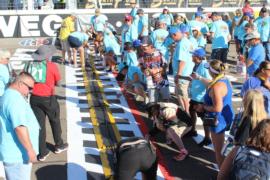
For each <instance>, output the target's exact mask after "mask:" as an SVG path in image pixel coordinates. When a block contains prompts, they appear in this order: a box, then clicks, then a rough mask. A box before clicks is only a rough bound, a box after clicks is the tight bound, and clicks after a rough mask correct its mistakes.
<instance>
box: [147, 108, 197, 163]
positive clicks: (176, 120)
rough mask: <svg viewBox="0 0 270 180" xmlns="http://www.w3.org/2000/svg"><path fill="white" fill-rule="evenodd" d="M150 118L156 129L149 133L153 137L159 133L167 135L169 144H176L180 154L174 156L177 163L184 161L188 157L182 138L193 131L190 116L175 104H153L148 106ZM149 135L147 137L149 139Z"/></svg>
mask: <svg viewBox="0 0 270 180" xmlns="http://www.w3.org/2000/svg"><path fill="white" fill-rule="evenodd" d="M148 117H149V118H152V119H153V121H154V128H153V129H152V130H151V131H150V132H149V135H151V136H153V135H155V134H156V133H158V131H164V132H165V133H166V139H167V144H171V142H174V143H175V144H176V146H177V147H178V149H179V154H178V155H176V156H174V157H173V159H174V160H176V161H182V160H184V159H185V158H186V156H187V155H188V151H187V150H186V148H185V146H184V144H183V141H182V139H181V138H182V137H183V136H184V135H185V134H186V133H188V132H189V131H190V130H191V128H192V127H191V123H190V122H191V120H190V117H189V115H188V114H187V113H186V112H185V111H183V110H182V109H180V108H178V106H177V105H176V104H174V103H151V104H149V106H148ZM149 135H146V137H147V138H148V137H149Z"/></svg>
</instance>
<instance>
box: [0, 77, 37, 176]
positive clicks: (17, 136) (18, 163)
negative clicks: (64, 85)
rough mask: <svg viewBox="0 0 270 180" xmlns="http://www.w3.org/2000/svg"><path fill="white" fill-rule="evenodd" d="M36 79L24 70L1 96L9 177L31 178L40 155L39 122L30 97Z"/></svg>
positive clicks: (1, 149)
mask: <svg viewBox="0 0 270 180" xmlns="http://www.w3.org/2000/svg"><path fill="white" fill-rule="evenodd" d="M34 83H35V81H34V79H33V77H32V76H31V75H30V74H28V73H21V74H20V75H19V76H17V77H16V79H15V81H14V82H13V83H11V85H10V86H9V88H8V89H7V90H6V91H5V92H4V94H3V96H2V97H1V98H0V124H1V128H0V142H1V143H0V161H2V162H3V165H4V169H5V174H6V178H7V179H27V180H30V178H31V168H32V163H34V162H36V161H37V154H39V130H40V127H39V123H38V121H37V119H36V116H35V114H34V113H33V111H32V109H31V106H30V104H29V103H28V102H27V96H28V95H29V92H30V90H32V88H33V87H34Z"/></svg>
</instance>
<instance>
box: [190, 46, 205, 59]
mask: <svg viewBox="0 0 270 180" xmlns="http://www.w3.org/2000/svg"><path fill="white" fill-rule="evenodd" d="M192 55H193V56H197V57H200V58H203V57H205V56H206V53H205V50H204V49H203V48H198V49H195V51H193V52H192Z"/></svg>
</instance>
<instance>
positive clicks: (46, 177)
mask: <svg viewBox="0 0 270 180" xmlns="http://www.w3.org/2000/svg"><path fill="white" fill-rule="evenodd" d="M66 172H67V164H65V165H49V164H48V165H46V166H44V167H41V168H39V169H38V170H37V171H36V179H38V180H66V179H67V173H66Z"/></svg>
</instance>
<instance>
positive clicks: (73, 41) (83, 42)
mask: <svg viewBox="0 0 270 180" xmlns="http://www.w3.org/2000/svg"><path fill="white" fill-rule="evenodd" d="M88 39H89V36H88V34H86V33H85V32H80V31H75V32H73V33H71V34H70V35H69V36H68V42H69V44H70V47H71V48H72V52H73V62H74V67H75V68H76V67H77V61H76V58H77V51H79V53H80V60H81V64H82V66H84V65H85V59H84V48H85V47H89V46H88Z"/></svg>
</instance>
